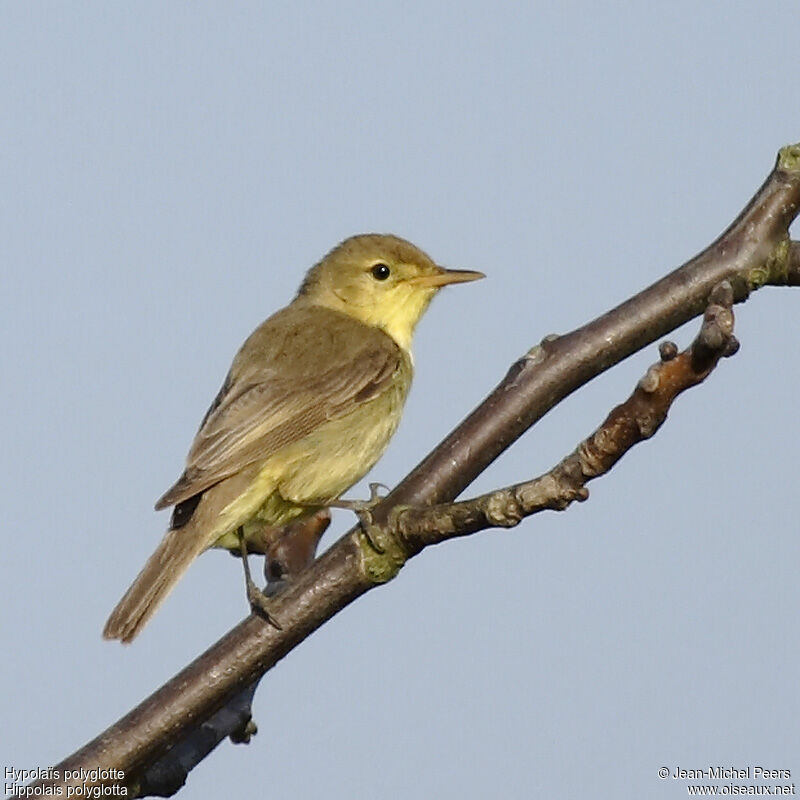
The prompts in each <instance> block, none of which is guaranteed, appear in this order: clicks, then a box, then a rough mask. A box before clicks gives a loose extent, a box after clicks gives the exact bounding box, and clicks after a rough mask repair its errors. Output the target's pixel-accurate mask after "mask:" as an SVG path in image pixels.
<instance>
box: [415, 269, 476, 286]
mask: <svg viewBox="0 0 800 800" xmlns="http://www.w3.org/2000/svg"><path fill="white" fill-rule="evenodd" d="M439 269H440V270H441V272H435V273H433V275H418V276H417V277H416V278H410V279H409V281H408V282H409V283H411V284H413V285H414V286H430V287H432V288H438V287H440V286H448V285H449V284H451V283H468V282H469V281H477V280H480V279H481V278H485V277H486V276H485V275H484V274H483V273H482V272H475V271H474V270H471V269H445V268H444V267H439Z"/></svg>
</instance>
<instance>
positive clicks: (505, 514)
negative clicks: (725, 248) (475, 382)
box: [371, 281, 739, 551]
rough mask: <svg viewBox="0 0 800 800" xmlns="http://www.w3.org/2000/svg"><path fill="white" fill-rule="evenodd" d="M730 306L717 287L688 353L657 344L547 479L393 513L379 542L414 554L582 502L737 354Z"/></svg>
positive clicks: (727, 293)
mask: <svg viewBox="0 0 800 800" xmlns="http://www.w3.org/2000/svg"><path fill="white" fill-rule="evenodd" d="M732 305H733V289H732V288H731V285H730V284H729V283H728V282H727V281H725V282H723V283H721V284H720V285H719V286H718V287H717V288H716V289H715V290H714V291H713V292H712V293H711V298H710V302H709V305H708V307H707V308H706V311H705V314H704V318H703V325H702V326H701V328H700V332H699V333H698V334H697V337H696V338H695V340H694V341H693V342H692V344H691V346H690V347H689V348H687V349H686V350H684V351H683V352H682V353H678V348H677V347H676V346H675V345H674V344H673V343H672V342H663V343H662V345H661V347H660V348H659V351H660V354H661V361H660V362H659V363H658V364H654V365H653V366H652V367H650V369H649V370H648V371H647V374H646V375H645V376H644V377H643V378H642V379H641V380H640V381H639V383H638V385H637V387H636V389H635V390H634V392H633V394H632V395H631V396H630V397H629V398H628V399H627V400H626V401H625V402H624V403H622V404H620V405H618V406H617V407H616V408H614V409H613V410H612V411H611V413H610V414H609V415H608V416H607V417H606V419H605V421H604V422H603V424H602V425H601V426H600V427H599V428H598V429H597V430H595V431H594V433H592V434H591V435H590V436H589V437H588V438H586V439H584V440H583V441H582V442H581V443H580V444H579V445H578V446H577V447H576V448H575V450H573V451H572V453H570V454H569V455H568V456H567V457H566V458H564V459H563V460H562V461H560V462H559V463H558V464H557V465H556V466H555V467H553V469H551V470H550V471H549V472H546V473H545V474H544V475H540V476H539V477H538V478H534V479H533V480H530V481H526V482H524V483H518V484H515V485H514V486H509V487H506V488H505V489H497V490H495V491H493V492H488V493H487V494H484V495H481V496H480V497H475V498H473V499H471V500H464V501H462V502H460V503H446V504H442V505H436V506H428V507H424V506H412V507H404V506H399V507H398V508H396V509H395V510H394V511H393V513H392V514H391V516H390V518H389V522H388V523H387V524H386V525H385V526H384V532H382V535H384V536H392V537H396V538H400V539H401V540H403V541H404V542H405V543H406V544H407V548H408V549H409V550H412V551H418V550H421V549H422V548H424V547H428V546H429V545H433V544H439V543H440V542H444V541H447V540H448V539H452V538H454V537H457V536H467V535H469V534H472V533H476V532H477V531H481V530H485V529H487V528H497V527H500V528H511V527H514V526H515V525H518V524H519V523H520V522H521V521H522V520H523V519H525V517H528V516H531V515H532V514H536V513H538V512H540V511H545V510H548V509H550V510H554V511H563V510H564V509H566V508H567V507H568V506H570V505H571V504H572V503H573V502H575V501H579V502H582V501H584V500H586V499H587V498H588V497H589V492H588V490H587V489H586V484H587V483H588V482H589V481H590V480H593V479H594V478H598V477H600V476H601V475H605V474H606V473H607V472H608V471H609V470H610V469H611V468H612V467H613V466H614V465H615V464H616V463H617V462H618V461H619V460H620V459H621V458H622V457H623V456H624V455H625V453H627V452H628V451H629V450H630V449H631V448H632V447H634V446H635V445H637V444H638V443H639V442H642V441H644V440H645V439H649V438H650V437H651V436H653V435H654V434H655V433H656V431H657V430H658V429H659V428H660V427H661V425H662V424H663V423H664V422H665V420H666V419H667V414H668V413H669V409H670V408H671V406H672V403H673V402H674V401H675V399H676V398H677V396H678V395H679V394H680V393H681V392H684V391H686V390H687V389H689V388H691V387H692V386H696V385H697V384H699V383H702V382H703V381H704V380H705V379H706V378H707V377H708V376H709V375H710V374H711V372H712V370H713V369H714V367H716V365H717V363H718V361H719V360H720V358H724V357H727V356H732V355H733V354H734V353H736V352H737V351H738V349H739V343H738V342H737V340H736V338H735V337H734V336H733V311H732ZM371 533H372V535H375V533H377V531H371Z"/></svg>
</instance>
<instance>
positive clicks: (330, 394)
mask: <svg viewBox="0 0 800 800" xmlns="http://www.w3.org/2000/svg"><path fill="white" fill-rule="evenodd" d="M330 315H333V316H330ZM329 316H330V319H328V317H329ZM404 368H407V369H410V361H409V359H408V356H406V354H405V353H404V352H403V351H402V350H401V349H400V347H399V346H398V345H397V344H396V343H395V342H394V341H393V340H392V339H391V338H390V337H389V336H388V335H387V334H385V333H383V332H382V331H380V330H377V329H375V328H372V327H370V326H367V325H364V324H363V323H361V322H358V321H357V320H354V319H352V318H350V317H348V316H347V315H345V314H341V313H339V312H336V311H332V310H329V309H324V308H321V307H316V308H308V307H302V306H301V307H300V308H297V307H295V306H288V307H287V308H286V309H284V310H283V311H281V312H278V314H276V315H275V316H274V317H271V318H270V319H269V320H267V321H266V322H265V323H263V324H262V325H261V326H260V327H259V328H257V329H256V331H254V333H253V334H252V335H251V336H250V338H249V339H248V340H247V341H246V342H245V344H244V345H243V347H242V349H241V350H240V351H239V354H238V355H237V356H236V359H235V360H234V363H233V366H232V367H231V371H230V373H229V374H228V377H227V378H226V380H225V383H224V384H223V387H222V389H221V390H220V393H219V395H217V398H216V399H215V401H214V403H213V404H212V406H211V408H210V409H209V411H208V413H207V414H206V416H205V418H204V420H203V422H202V424H201V426H200V430H199V431H198V432H197V435H196V436H195V439H194V442H193V444H192V447H191V449H190V451H189V455H188V457H187V461H186V470H185V472H184V473H183V475H182V476H181V477H180V479H179V480H178V481H177V483H176V484H175V485H174V486H173V487H172V488H171V489H170V490H169V491H168V492H166V494H164V496H163V497H161V498H160V499H159V501H158V503H157V504H156V508H165V507H166V506H170V505H174V504H176V503H180V502H182V501H184V500H187V499H188V498H190V497H193V496H195V495H196V494H198V493H200V492H203V491H205V490H206V489H208V488H209V487H211V486H213V485H214V484H216V483H219V482H220V481H221V480H224V479H225V478H227V477H229V476H231V475H234V474H235V473H237V472H238V471H239V470H241V469H243V468H244V467H246V466H248V465H250V464H253V463H256V462H258V461H264V460H266V459H268V458H269V457H270V456H271V455H273V454H274V453H275V452H277V451H278V450H280V449H281V448H282V447H285V446H287V445H289V444H291V443H293V442H296V441H299V440H300V439H302V438H303V437H305V436H307V435H308V434H309V433H311V432H312V431H313V430H315V429H316V428H317V427H319V426H320V425H322V424H324V423H325V422H327V421H329V420H332V419H336V418H339V417H341V416H344V415H346V414H348V413H349V412H351V411H353V410H354V409H355V408H357V407H358V406H359V405H362V404H363V403H367V402H369V401H370V400H372V399H374V398H375V397H377V396H378V395H380V394H381V393H382V392H383V391H385V390H386V389H387V388H389V386H390V385H391V381H392V378H393V376H394V375H395V373H396V372H397V370H398V369H404Z"/></svg>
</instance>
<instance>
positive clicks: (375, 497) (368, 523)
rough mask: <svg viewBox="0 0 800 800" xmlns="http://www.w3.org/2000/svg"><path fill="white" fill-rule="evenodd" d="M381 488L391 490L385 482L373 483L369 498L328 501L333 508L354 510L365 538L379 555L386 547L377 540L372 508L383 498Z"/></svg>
mask: <svg viewBox="0 0 800 800" xmlns="http://www.w3.org/2000/svg"><path fill="white" fill-rule="evenodd" d="M380 489H386V491H387V492H388V491H389V487H388V486H386V485H385V484H383V483H371V484H370V485H369V500H342V499H339V500H334V501H333V502H331V503H328V506H330V507H331V508H344V509H347V510H348V511H352V512H353V513H354V514H355V515H356V516H357V517H358V521H359V522H360V523H361V530H362V531H363V533H364V538H365V539H366V540H367V541H368V542H369V546H370V547H371V548H372V549H373V550H374V551H375V552H376V553H378V554H379V555H382V554H383V553H385V552H386V550H385V548H384V547H383V546H382V545H381V544H380V543H379V542H378V541H377V540H376V538H375V536H374V535H373V533H372V531H373V529H374V525H373V519H372V509H373V508H375V506H376V505H378V503H380V502H381V500H383V496H382V495H381V493H380Z"/></svg>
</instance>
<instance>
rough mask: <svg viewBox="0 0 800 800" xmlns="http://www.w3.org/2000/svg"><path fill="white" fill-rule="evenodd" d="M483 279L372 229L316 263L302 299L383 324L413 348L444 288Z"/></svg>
mask: <svg viewBox="0 0 800 800" xmlns="http://www.w3.org/2000/svg"><path fill="white" fill-rule="evenodd" d="M483 277H484V275H483V273H481V272H472V271H470V270H458V269H445V268H444V267H440V266H438V265H437V264H436V263H435V262H434V261H433V260H432V259H431V258H430V257H429V256H428V255H427V254H426V253H424V252H423V251H422V250H420V249H419V248H418V247H415V246H414V245H413V244H411V243H410V242H407V241H405V240H404V239H400V238H399V237H397V236H392V235H388V234H377V233H368V234H362V235H360V236H351V237H350V238H349V239H345V240H344V241H343V242H342V243H341V244H339V245H337V246H336V247H334V248H333V250H331V251H330V253H328V255H326V256H325V258H323V259H322V261H320V262H319V263H318V264H316V265H315V266H313V267H312V268H311V269H310V270H309V272H308V274H307V275H306V278H305V281H303V285H302V286H301V287H300V291H299V293H298V297H303V298H305V299H306V300H307V301H308V302H311V303H314V304H316V305H322V306H326V307H327V308H332V309H335V310H337V311H341V312H343V313H345V314H349V315H350V316H351V317H355V318H356V319H358V320H360V321H361V322H364V323H366V324H367V325H372V326H375V327H377V328H380V329H381V330H383V331H385V332H386V333H388V334H389V335H390V336H391V337H392V338H393V339H394V340H395V341H396V342H397V343H398V344H399V345H400V346H401V347H403V348H404V349H405V350H408V349H409V347H410V345H411V337H412V335H413V333H414V328H415V327H416V324H417V322H419V319H420V317H421V316H422V314H423V313H424V312H425V309H426V308H427V307H428V304H429V303H430V301H431V300H432V299H433V296H434V295H435V294H436V293H437V292H438V291H439V289H441V288H442V287H443V286H447V285H448V284H451V283H466V282H467V281H474V280H477V279H478V278H483Z"/></svg>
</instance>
